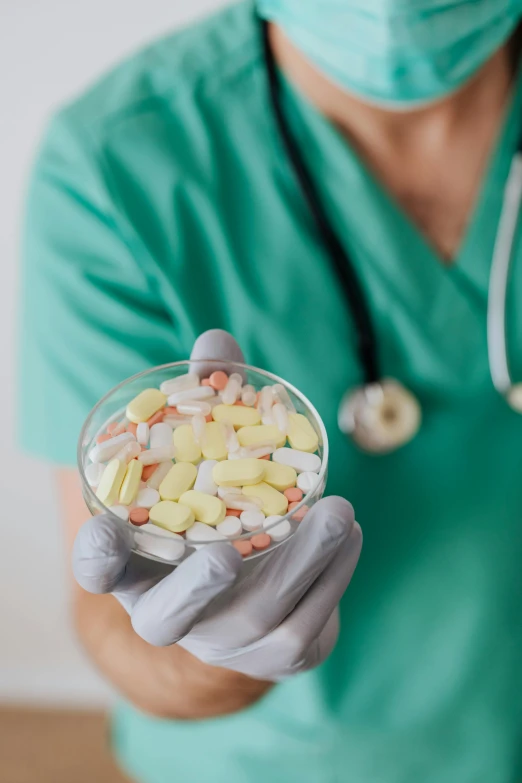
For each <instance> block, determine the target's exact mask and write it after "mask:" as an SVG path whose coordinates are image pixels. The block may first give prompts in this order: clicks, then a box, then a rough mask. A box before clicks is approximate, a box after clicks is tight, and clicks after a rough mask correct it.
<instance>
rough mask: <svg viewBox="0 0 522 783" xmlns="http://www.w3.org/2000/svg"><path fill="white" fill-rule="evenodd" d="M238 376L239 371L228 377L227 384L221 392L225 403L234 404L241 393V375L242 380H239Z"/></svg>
mask: <svg viewBox="0 0 522 783" xmlns="http://www.w3.org/2000/svg"><path fill="white" fill-rule="evenodd" d="M237 376H238V374H237V373H233V374H232V375H231V376H230V378H229V379H228V381H227V385H226V386H225V388H224V389H223V391H222V392H221V399H222V400H223V405H234V403H235V402H236V400H237V398H238V397H239V395H240V394H241V376H239V378H240V380H238V377H237Z"/></svg>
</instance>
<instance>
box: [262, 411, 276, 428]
mask: <svg viewBox="0 0 522 783" xmlns="http://www.w3.org/2000/svg"><path fill="white" fill-rule="evenodd" d="M261 424H267V425H268V426H271V425H272V424H275V421H274V415H273V413H272V411H271V410H270V411H269V412H268V413H263V415H262V416H261Z"/></svg>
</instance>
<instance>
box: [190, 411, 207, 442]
mask: <svg viewBox="0 0 522 783" xmlns="http://www.w3.org/2000/svg"><path fill="white" fill-rule="evenodd" d="M191 424H192V432H193V433H194V440H195V441H196V443H197V444H198V446H200V447H201V446H202V445H203V442H204V440H205V430H206V427H207V422H206V419H205V417H204V416H203V415H202V414H201V413H196V415H195V416H193V417H192V420H191Z"/></svg>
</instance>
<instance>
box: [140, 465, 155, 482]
mask: <svg viewBox="0 0 522 783" xmlns="http://www.w3.org/2000/svg"><path fill="white" fill-rule="evenodd" d="M157 467H158V463H157V462H156V463H155V464H154V465H145V467H144V468H143V472H142V474H141V478H142V481H148V480H149V479H150V477H151V476H152V474H153V473H154V471H155V470H156V468H157Z"/></svg>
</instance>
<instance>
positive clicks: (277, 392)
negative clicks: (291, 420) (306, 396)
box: [272, 383, 295, 413]
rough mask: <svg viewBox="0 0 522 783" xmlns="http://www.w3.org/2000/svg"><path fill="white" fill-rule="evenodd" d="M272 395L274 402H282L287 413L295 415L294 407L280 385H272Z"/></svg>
mask: <svg viewBox="0 0 522 783" xmlns="http://www.w3.org/2000/svg"><path fill="white" fill-rule="evenodd" d="M272 394H273V395H274V401H275V402H282V403H283V405H284V406H285V408H286V409H287V411H288V412H289V413H295V405H294V403H293V402H292V400H291V399H290V395H289V394H288V392H287V390H286V389H285V387H284V386H283V384H282V383H274V385H273V386H272Z"/></svg>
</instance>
